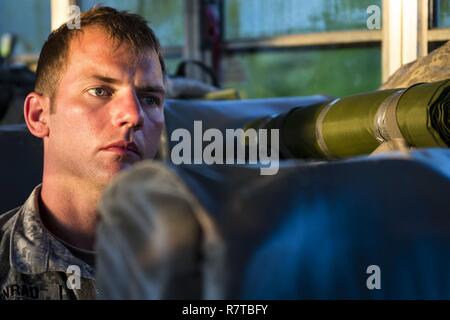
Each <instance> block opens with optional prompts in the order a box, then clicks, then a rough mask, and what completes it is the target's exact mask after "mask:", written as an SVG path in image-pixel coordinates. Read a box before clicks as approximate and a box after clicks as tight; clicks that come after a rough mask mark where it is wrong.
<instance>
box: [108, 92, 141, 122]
mask: <svg viewBox="0 0 450 320" xmlns="http://www.w3.org/2000/svg"><path fill="white" fill-rule="evenodd" d="M143 112H144V111H143V110H142V107H141V104H140V102H139V99H138V97H137V96H136V93H135V92H133V91H131V90H130V91H127V92H125V93H124V95H123V96H122V97H121V98H120V99H118V100H117V101H116V105H115V112H114V114H115V116H114V120H113V121H114V125H115V126H118V127H122V126H129V127H130V128H135V127H140V126H141V125H142V121H143Z"/></svg>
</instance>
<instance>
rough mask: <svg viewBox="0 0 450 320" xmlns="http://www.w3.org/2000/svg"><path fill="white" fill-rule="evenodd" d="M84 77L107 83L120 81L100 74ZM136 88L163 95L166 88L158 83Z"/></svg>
mask: <svg viewBox="0 0 450 320" xmlns="http://www.w3.org/2000/svg"><path fill="white" fill-rule="evenodd" d="M86 79H87V80H98V81H101V82H105V83H109V84H118V83H120V80H119V79H115V78H111V77H107V76H102V75H99V74H94V75H91V76H89V77H87V78H86ZM137 90H138V91H140V92H155V93H161V94H163V95H164V94H166V90H165V89H164V87H162V86H160V85H144V86H142V87H137Z"/></svg>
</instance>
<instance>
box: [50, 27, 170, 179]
mask: <svg viewBox="0 0 450 320" xmlns="http://www.w3.org/2000/svg"><path fill="white" fill-rule="evenodd" d="M114 48H115V46H114V43H113V41H112V40H111V39H110V38H109V37H108V36H107V34H106V33H105V32H104V31H102V30H100V29H98V28H87V29H86V30H84V32H83V33H82V34H80V35H79V36H78V37H75V38H74V39H73V40H72V41H71V43H70V46H69V55H68V61H67V67H66V69H65V70H64V72H63V74H62V75H61V79H60V82H59V85H58V88H57V90H56V92H55V97H54V99H53V101H52V104H53V108H54V110H55V112H54V113H52V114H51V115H50V116H49V123H48V126H49V135H48V137H46V138H45V142H44V153H45V161H47V162H48V165H49V166H50V167H51V172H52V174H55V175H57V176H59V177H61V178H63V179H66V178H74V179H76V181H84V182H86V181H87V182H90V183H93V184H95V185H100V186H104V185H106V184H107V183H108V182H109V181H110V180H111V178H112V177H113V176H114V175H115V174H116V173H117V172H118V171H120V170H122V169H124V168H127V167H129V166H131V165H132V164H133V163H135V162H137V161H139V160H142V159H150V158H153V157H154V156H155V154H156V152H157V149H158V147H159V139H160V135H161V131H162V128H163V125H164V114H163V100H164V81H163V74H162V70H161V65H160V63H159V60H158V56H157V54H156V52H155V51H154V50H153V49H148V50H147V52H146V54H145V55H143V57H141V58H137V57H135V55H134V54H133V52H132V51H131V49H130V47H129V46H128V45H127V44H125V43H123V44H121V45H120V46H119V47H118V48H117V50H114Z"/></svg>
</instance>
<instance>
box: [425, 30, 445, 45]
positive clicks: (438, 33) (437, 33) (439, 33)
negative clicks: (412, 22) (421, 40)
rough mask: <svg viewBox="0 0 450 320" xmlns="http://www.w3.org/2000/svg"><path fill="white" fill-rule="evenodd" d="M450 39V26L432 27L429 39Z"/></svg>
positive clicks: (430, 40) (432, 40) (433, 40)
mask: <svg viewBox="0 0 450 320" xmlns="http://www.w3.org/2000/svg"><path fill="white" fill-rule="evenodd" d="M447 40H450V28H442V29H432V30H429V31H428V41H429V42H435V41H436V42H437V41H447Z"/></svg>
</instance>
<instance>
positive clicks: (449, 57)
mask: <svg viewBox="0 0 450 320" xmlns="http://www.w3.org/2000/svg"><path fill="white" fill-rule="evenodd" d="M449 78H450V41H449V42H447V43H445V44H444V45H443V46H441V47H440V48H438V49H436V50H434V51H432V52H431V53H430V54H428V55H427V56H425V57H423V58H419V59H417V60H415V61H413V62H410V63H408V64H405V65H404V66H402V67H401V68H399V69H398V70H397V71H396V72H395V73H394V74H393V75H392V76H390V77H389V79H388V80H387V81H386V82H385V83H384V84H383V85H382V86H381V88H380V89H382V90H384V89H396V88H407V87H410V86H412V85H413V84H416V83H421V82H437V81H441V80H445V79H449Z"/></svg>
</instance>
